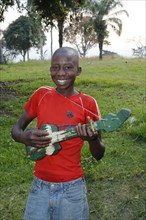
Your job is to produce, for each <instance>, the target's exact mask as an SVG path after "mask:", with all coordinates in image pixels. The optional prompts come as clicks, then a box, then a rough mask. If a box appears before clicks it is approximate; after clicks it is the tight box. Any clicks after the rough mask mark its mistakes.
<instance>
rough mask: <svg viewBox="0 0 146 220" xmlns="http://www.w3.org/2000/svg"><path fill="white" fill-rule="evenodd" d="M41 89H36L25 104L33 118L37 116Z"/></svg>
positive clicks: (26, 109)
mask: <svg viewBox="0 0 146 220" xmlns="http://www.w3.org/2000/svg"><path fill="white" fill-rule="evenodd" d="M38 103H39V90H36V91H35V92H34V93H33V94H32V95H31V96H30V98H29V100H28V101H27V102H26V104H25V105H24V109H25V111H26V112H27V114H28V115H29V116H30V117H31V118H36V117H37V113H38Z"/></svg>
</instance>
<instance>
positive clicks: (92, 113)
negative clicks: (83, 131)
mask: <svg viewBox="0 0 146 220" xmlns="http://www.w3.org/2000/svg"><path fill="white" fill-rule="evenodd" d="M86 109H88V111H87V110H85V115H86V123H88V117H87V116H89V117H90V118H91V119H92V120H93V121H98V120H100V119H101V113H100V109H99V107H98V104H97V102H96V100H95V99H94V98H92V97H90V98H89V101H88V108H86Z"/></svg>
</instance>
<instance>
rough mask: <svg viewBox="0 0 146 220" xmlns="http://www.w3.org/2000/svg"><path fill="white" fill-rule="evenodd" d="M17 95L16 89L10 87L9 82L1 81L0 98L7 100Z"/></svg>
mask: <svg viewBox="0 0 146 220" xmlns="http://www.w3.org/2000/svg"><path fill="white" fill-rule="evenodd" d="M16 97H17V94H16V91H14V90H13V89H11V88H10V83H9V82H0V98H1V100H4V101H7V100H11V99H14V98H16Z"/></svg>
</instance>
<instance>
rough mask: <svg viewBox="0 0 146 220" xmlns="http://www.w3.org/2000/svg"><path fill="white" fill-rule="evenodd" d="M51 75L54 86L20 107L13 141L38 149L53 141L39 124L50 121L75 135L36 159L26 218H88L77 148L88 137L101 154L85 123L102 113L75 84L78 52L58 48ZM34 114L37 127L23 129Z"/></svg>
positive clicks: (96, 153)
mask: <svg viewBox="0 0 146 220" xmlns="http://www.w3.org/2000/svg"><path fill="white" fill-rule="evenodd" d="M50 72H51V77H52V80H53V82H54V83H55V84H56V88H51V87H41V88H40V89H38V90H37V91H35V92H34V94H33V95H32V96H31V97H30V99H29V100H28V102H27V103H26V104H25V106H24V109H25V111H24V113H23V114H22V116H21V117H20V119H19V120H18V122H17V123H16V125H15V126H14V128H13V129H12V137H13V138H14V140H15V141H17V142H20V143H23V144H26V145H31V146H35V147H36V148H42V147H45V146H48V145H49V144H50V143H51V136H49V133H48V132H47V131H43V130H41V129H39V128H40V127H41V125H42V124H54V125H56V126H57V127H58V129H59V130H64V129H67V128H71V127H74V126H76V128H77V131H78V135H79V137H77V138H73V139H70V140H66V141H63V142H61V143H60V144H61V147H62V149H61V150H60V151H59V152H58V154H56V155H51V156H49V155H46V156H45V157H44V158H43V159H41V160H37V161H36V164H35V168H34V181H33V184H32V188H31V190H30V193H29V197H28V201H27V205H26V209H25V215H24V219H25V220H37V219H38V220H50V219H51V220H71V219H72V220H88V219H89V210H88V202H87V198H86V186H85V181H84V178H83V170H82V168H81V163H80V159H81V155H80V154H81V148H82V146H83V142H84V140H85V141H88V143H89V148H90V151H91V154H92V155H93V157H94V158H96V159H97V160H100V159H101V158H102V157H103V155H104V151H105V148H104V145H103V143H102V141H101V134H100V132H98V133H96V134H94V132H93V131H92V130H91V129H89V128H88V127H87V126H86V124H87V123H88V119H89V118H90V119H91V120H94V121H97V120H99V119H100V112H99V109H98V106H97V103H96V101H95V100H94V99H93V98H92V97H90V96H88V95H85V94H83V93H80V92H78V91H76V90H75V88H74V81H75V79H76V77H77V76H78V75H80V73H81V67H79V57H78V53H77V51H76V50H74V49H72V48H70V47H62V48H59V49H58V50H56V51H55V53H54V54H53V56H52V60H51V67H50ZM34 118H37V122H38V128H36V129H33V130H26V131H25V128H26V127H27V126H28V124H29V123H30V122H31V121H32V120H33V119H34Z"/></svg>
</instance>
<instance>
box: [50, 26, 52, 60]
mask: <svg viewBox="0 0 146 220" xmlns="http://www.w3.org/2000/svg"><path fill="white" fill-rule="evenodd" d="M50 34H51V57H52V55H53V26H52V25H51V32H50Z"/></svg>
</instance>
